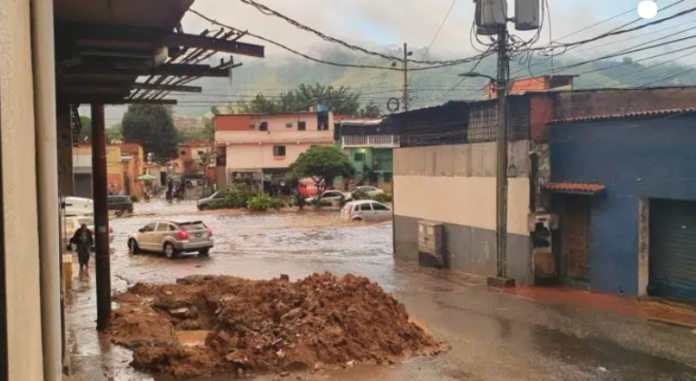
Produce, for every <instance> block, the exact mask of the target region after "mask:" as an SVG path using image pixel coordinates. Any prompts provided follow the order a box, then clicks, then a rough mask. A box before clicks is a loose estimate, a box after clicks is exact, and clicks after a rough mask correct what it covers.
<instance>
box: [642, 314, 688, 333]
mask: <svg viewBox="0 0 696 381" xmlns="http://www.w3.org/2000/svg"><path fill="white" fill-rule="evenodd" d="M648 322H650V323H662V324H667V325H671V326H675V327H679V328H686V329H692V330H693V329H696V324H689V323H682V322H680V321H676V320H669V319H661V318H656V317H649V318H648Z"/></svg>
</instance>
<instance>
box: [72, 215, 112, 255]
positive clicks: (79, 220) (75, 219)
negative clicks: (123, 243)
mask: <svg viewBox="0 0 696 381" xmlns="http://www.w3.org/2000/svg"><path fill="white" fill-rule="evenodd" d="M82 224H87V229H89V231H90V232H92V235H94V217H91V216H71V217H66V218H65V229H63V242H64V243H65V245H66V246H67V248H68V250H72V251H77V246H76V245H75V244H74V243H71V242H70V240H71V239H72V237H73V236H74V235H75V231H76V230H77V229H79V228H80V226H82ZM113 233H114V228H112V227H111V226H109V245H111V243H113V242H114V234H113ZM92 248H94V246H92Z"/></svg>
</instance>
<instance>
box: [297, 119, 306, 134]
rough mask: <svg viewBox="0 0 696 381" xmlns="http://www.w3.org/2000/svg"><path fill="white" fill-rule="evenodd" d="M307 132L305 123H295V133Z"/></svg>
mask: <svg viewBox="0 0 696 381" xmlns="http://www.w3.org/2000/svg"><path fill="white" fill-rule="evenodd" d="M306 130H307V122H305V121H304V120H302V121H299V122H297V131H306Z"/></svg>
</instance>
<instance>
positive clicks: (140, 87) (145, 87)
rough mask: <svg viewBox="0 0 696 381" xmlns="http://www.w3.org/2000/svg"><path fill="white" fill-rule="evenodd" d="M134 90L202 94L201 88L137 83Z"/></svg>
mask: <svg viewBox="0 0 696 381" xmlns="http://www.w3.org/2000/svg"><path fill="white" fill-rule="evenodd" d="M133 89H134V90H156V91H157V90H162V91H178V92H182V93H202V92H203V88H202V87H201V86H183V85H155V84H152V83H142V82H136V83H134V84H133Z"/></svg>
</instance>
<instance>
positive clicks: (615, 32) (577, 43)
mask: <svg viewBox="0 0 696 381" xmlns="http://www.w3.org/2000/svg"><path fill="white" fill-rule="evenodd" d="M657 1H659V0H655V2H657ZM684 1H685V0H677V1H676V2H675V3H672V4H670V5H668V6H666V7H664V8H662V9H660V10H659V11H658V12H664V11H666V10H667V9H669V8H671V7H674V6H676V5H678V4H681V3H682V2H684ZM634 11H635V8H634V9H631V10H630V11H626V12H623V13H622V14H620V15H617V16H614V17H612V18H610V19H608V20H604V21H601V22H598V23H595V24H593V25H591V26H589V27H587V28H584V29H581V30H579V31H576V32H574V33H571V35H574V34H577V33H579V32H581V31H583V30H587V29H589V28H591V27H592V26H595V25H599V24H601V23H603V22H606V21H610V20H613V19H616V18H618V17H620V16H622V15H624V14H627V13H629V12H634ZM679 16H680V15H679V14H676V15H674V16H672V17H679ZM641 20H643V19H642V18H637V19H634V20H632V21H630V22H628V23H625V24H623V25H621V26H619V27H617V28H614V29H612V30H610V31H609V32H607V33H603V34H601V35H599V36H598V37H595V38H596V39H602V38H607V37H610V36H613V35H616V34H622V33H627V32H631V31H633V30H637V29H632V30H626V31H621V33H618V31H620V30H621V29H622V28H624V27H626V26H629V25H631V24H634V23H636V22H639V21H641ZM657 21H659V22H663V21H664V19H662V20H657ZM653 23H655V22H653ZM653 23H648V24H645V25H643V26H641V27H640V28H645V27H648V26H651V25H653ZM640 28H638V29H640ZM565 37H568V36H564V37H561V38H559V39H558V41H560V40H562V39H564V38H565ZM637 37H640V36H634V37H631V38H629V39H628V40H630V39H634V38H637ZM585 43H589V42H583V41H578V42H575V43H572V44H571V45H572V46H566V45H563V44H561V45H556V46H554V45H553V44H554V41H553V40H552V41H550V42H549V44H548V45H547V46H546V47H541V48H534V49H533V50H544V49H550V51H549V52H548V53H544V55H549V54H550V55H551V59H553V57H554V55H555V54H554V51H553V49H556V48H558V47H566V50H565V51H563V52H561V53H560V54H562V53H567V52H569V51H571V50H573V49H575V48H577V47H579V46H581V45H583V44H585ZM611 44H612V43H610V44H605V45H600V46H606V45H611ZM580 51H585V50H580ZM580 51H578V52H580ZM547 61H548V59H546V60H544V61H543V62H539V63H536V64H531V65H528V67H527V68H526V69H528V70H529V71H530V74H531V68H532V67H534V66H539V65H543V64H544V63H546V62H547ZM524 70H525V68H521V69H519V70H517V71H515V72H514V73H512V74H511V75H513V76H514V75H516V74H518V73H520V72H522V71H524ZM552 71H553V68H552Z"/></svg>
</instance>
